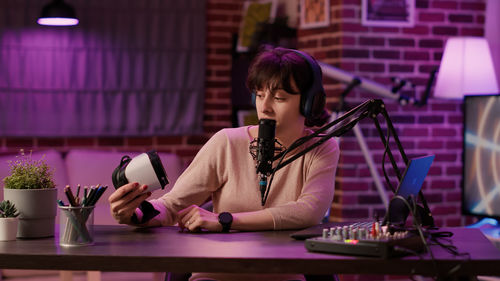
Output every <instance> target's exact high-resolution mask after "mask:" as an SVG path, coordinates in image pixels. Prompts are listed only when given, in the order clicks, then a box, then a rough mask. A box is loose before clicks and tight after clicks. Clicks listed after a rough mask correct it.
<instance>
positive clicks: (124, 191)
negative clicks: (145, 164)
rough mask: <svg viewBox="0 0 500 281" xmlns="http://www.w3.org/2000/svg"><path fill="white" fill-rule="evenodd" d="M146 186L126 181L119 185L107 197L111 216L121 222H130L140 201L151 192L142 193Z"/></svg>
mask: <svg viewBox="0 0 500 281" xmlns="http://www.w3.org/2000/svg"><path fill="white" fill-rule="evenodd" d="M147 188H148V187H147V186H146V185H142V186H139V183H137V182H134V183H128V184H125V185H123V186H121V187H119V188H118V189H117V190H116V191H115V192H113V193H112V194H111V195H110V196H109V199H108V202H109V208H110V211H111V215H112V216H113V218H114V219H115V220H116V221H118V223H121V224H132V221H131V218H132V215H133V214H134V212H135V209H137V207H139V205H140V204H141V202H142V201H144V200H146V199H147V198H148V197H149V196H151V192H147V193H143V192H144V191H145V190H146V189H147Z"/></svg>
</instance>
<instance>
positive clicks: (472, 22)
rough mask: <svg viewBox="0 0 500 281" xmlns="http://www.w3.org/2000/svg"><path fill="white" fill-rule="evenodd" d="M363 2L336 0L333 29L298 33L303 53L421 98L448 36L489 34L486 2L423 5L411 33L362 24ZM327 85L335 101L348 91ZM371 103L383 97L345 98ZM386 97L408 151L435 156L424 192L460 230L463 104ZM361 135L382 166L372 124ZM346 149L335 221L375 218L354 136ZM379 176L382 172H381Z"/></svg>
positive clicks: (444, 220) (358, 94) (377, 206)
mask: <svg viewBox="0 0 500 281" xmlns="http://www.w3.org/2000/svg"><path fill="white" fill-rule="evenodd" d="M360 4H361V0H331V1H330V5H331V7H330V12H331V23H330V25H329V26H328V27H324V28H316V29H307V30H300V31H299V46H300V48H301V49H304V50H306V51H309V52H311V53H312V54H313V55H314V56H315V57H316V58H318V59H319V60H322V61H324V62H326V63H330V64H333V65H335V66H337V67H341V68H342V69H343V70H346V71H350V72H351V73H353V74H354V75H357V76H360V77H364V78H368V79H371V80H374V81H377V82H379V83H382V84H384V85H387V86H391V80H390V78H391V77H393V76H395V77H399V78H401V79H406V80H408V81H411V82H412V83H414V84H415V85H416V92H417V97H420V95H421V94H422V93H423V92H424V89H425V84H426V83H427V79H428V77H429V72H430V71H431V69H433V68H434V67H437V66H439V62H440V59H441V56H442V52H443V48H444V44H445V42H446V39H447V38H448V37H450V36H482V35H483V30H484V16H485V5H486V4H485V2H484V1H479V0H458V1H423V0H422V1H420V0H417V1H416V6H417V7H416V15H415V26H414V27H408V28H404V27H366V26H362V25H361V7H360V6H361V5H360ZM325 84H326V85H325V88H326V90H327V92H328V99H329V103H330V104H332V103H334V102H336V101H337V99H338V96H339V94H340V92H341V91H342V89H343V88H344V86H343V85H339V83H337V82H335V81H332V80H331V79H326V80H325ZM405 89H406V90H405V93H408V94H412V91H411V88H405ZM368 98H380V97H379V96H376V95H375V94H370V93H367V92H363V91H354V92H351V93H350V94H349V96H348V97H347V99H346V101H347V103H349V104H353V105H355V104H358V103H360V102H362V101H364V100H366V99H368ZM383 100H384V102H385V103H386V105H387V108H388V112H389V115H390V117H391V120H392V122H393V123H394V126H395V127H396V129H397V131H398V135H399V137H400V139H401V141H402V143H403V146H404V148H405V151H406V153H407V154H408V155H409V156H418V155H423V154H436V159H435V162H434V164H433V166H432V168H431V171H430V175H429V176H428V178H427V180H426V182H425V185H424V187H423V188H424V193H425V195H426V198H427V200H428V202H429V203H430V207H431V210H432V212H433V214H434V216H435V219H436V224H437V225H438V226H445V225H448V226H453V225H460V224H461V223H463V222H462V217H461V215H460V198H461V191H460V185H461V169H462V162H461V157H462V107H461V102H457V101H449V100H437V99H433V98H432V97H431V99H429V101H428V105H427V106H424V107H421V108H416V107H414V106H400V105H398V104H397V103H396V102H395V101H393V100H390V99H387V98H383ZM362 131H363V133H364V134H365V138H366V141H367V143H368V145H369V146H370V149H371V151H372V156H373V158H374V160H375V162H376V163H377V167H380V166H381V165H380V163H381V159H382V154H383V147H382V146H381V142H380V140H379V137H378V135H377V134H376V131H375V130H374V126H373V125H372V123H371V122H362ZM341 151H342V158H341V164H340V166H339V167H340V169H339V173H338V175H337V179H338V184H337V189H336V193H335V200H334V204H333V212H332V216H333V218H332V219H335V220H341V219H355V218H366V217H372V216H374V214H375V213H376V212H377V211H379V210H383V208H384V207H383V205H382V203H381V201H380V199H379V195H378V192H377V191H376V188H375V186H374V184H373V180H372V178H371V176H370V173H369V170H368V168H367V165H366V164H365V161H364V158H363V155H362V153H361V150H360V148H359V146H358V144H357V141H356V139H355V138H354V136H353V135H352V134H350V135H348V136H346V137H343V138H342V139H341ZM393 151H394V152H396V154H397V151H396V150H393ZM399 159H400V158H399ZM389 166H390V164H387V165H386V167H389ZM402 167H404V166H402ZM379 174H380V175H381V176H382V175H383V174H382V171H381V168H379ZM392 174H393V173H392ZM382 179H383V177H382ZM394 184H396V183H395V182H394ZM389 194H390V192H389Z"/></svg>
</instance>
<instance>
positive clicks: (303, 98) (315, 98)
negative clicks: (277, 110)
mask: <svg viewBox="0 0 500 281" xmlns="http://www.w3.org/2000/svg"><path fill="white" fill-rule="evenodd" d="M291 51H293V52H294V53H296V54H297V55H299V56H300V57H302V58H303V59H304V60H305V61H306V62H307V64H308V65H309V67H310V68H311V71H312V74H313V77H312V79H313V81H312V84H311V87H310V88H309V90H307V92H306V93H305V94H301V95H300V113H301V114H302V115H303V116H304V117H306V118H311V117H313V108H314V105H315V104H316V103H317V102H320V101H321V99H323V98H324V97H325V90H324V89H323V84H322V77H321V68H320V66H319V64H318V63H317V62H316V61H315V60H314V59H313V58H312V57H311V56H310V55H308V54H306V53H304V52H301V51H299V50H294V49H291ZM255 99H256V97H255V92H252V104H254V105H255Z"/></svg>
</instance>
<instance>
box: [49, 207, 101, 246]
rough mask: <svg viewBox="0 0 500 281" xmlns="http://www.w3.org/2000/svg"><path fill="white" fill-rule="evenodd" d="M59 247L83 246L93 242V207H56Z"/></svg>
mask: <svg viewBox="0 0 500 281" xmlns="http://www.w3.org/2000/svg"><path fill="white" fill-rule="evenodd" d="M58 207H59V210H60V212H61V213H60V214H59V217H60V222H59V245H61V246H68V247H71V246H85V245H91V244H93V242H94V212H93V211H94V206H88V207H70V206H58Z"/></svg>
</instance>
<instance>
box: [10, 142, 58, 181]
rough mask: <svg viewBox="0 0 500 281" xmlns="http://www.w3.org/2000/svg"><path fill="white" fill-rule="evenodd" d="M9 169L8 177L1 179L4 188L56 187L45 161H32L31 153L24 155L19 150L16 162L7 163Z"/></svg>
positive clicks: (51, 172) (50, 170)
mask: <svg viewBox="0 0 500 281" xmlns="http://www.w3.org/2000/svg"><path fill="white" fill-rule="evenodd" d="M7 163H8V164H9V168H10V176H7V177H5V178H4V179H3V182H4V183H5V188H10V189H40V188H54V187H55V186H56V185H55V183H54V180H53V178H52V175H53V171H52V169H51V168H50V167H49V166H48V165H47V163H46V162H45V160H44V159H43V157H42V159H40V160H33V159H32V158H31V152H30V153H29V154H25V153H24V151H23V150H21V152H20V154H19V155H17V156H16V160H14V161H12V160H10V161H7Z"/></svg>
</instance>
